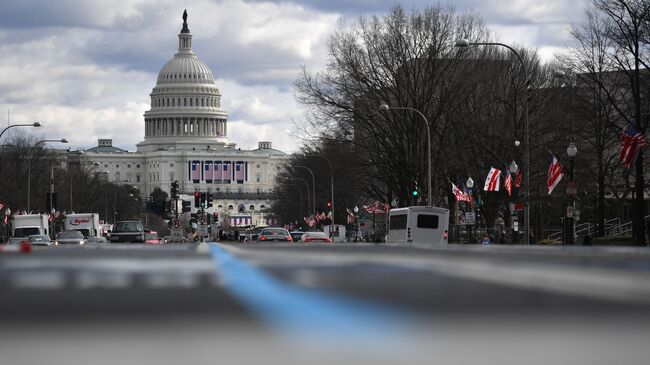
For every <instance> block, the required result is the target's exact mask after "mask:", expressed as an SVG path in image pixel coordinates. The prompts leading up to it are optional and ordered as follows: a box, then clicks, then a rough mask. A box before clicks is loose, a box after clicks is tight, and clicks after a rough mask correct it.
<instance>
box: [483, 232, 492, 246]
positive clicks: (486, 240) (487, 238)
mask: <svg viewBox="0 0 650 365" xmlns="http://www.w3.org/2000/svg"><path fill="white" fill-rule="evenodd" d="M481 243H482V244H484V245H491V244H492V240H490V236H488V234H487V233H483V238H481Z"/></svg>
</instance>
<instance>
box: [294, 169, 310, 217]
mask: <svg viewBox="0 0 650 365" xmlns="http://www.w3.org/2000/svg"><path fill="white" fill-rule="evenodd" d="M291 180H300V181H302V182H303V183H304V184H305V186H306V187H307V210H308V211H310V212H311V208H310V207H309V195H310V194H309V183H308V182H307V180H305V179H301V178H299V177H294V178H292V179H291ZM312 208H314V211H315V210H316V208H315V207H312Z"/></svg>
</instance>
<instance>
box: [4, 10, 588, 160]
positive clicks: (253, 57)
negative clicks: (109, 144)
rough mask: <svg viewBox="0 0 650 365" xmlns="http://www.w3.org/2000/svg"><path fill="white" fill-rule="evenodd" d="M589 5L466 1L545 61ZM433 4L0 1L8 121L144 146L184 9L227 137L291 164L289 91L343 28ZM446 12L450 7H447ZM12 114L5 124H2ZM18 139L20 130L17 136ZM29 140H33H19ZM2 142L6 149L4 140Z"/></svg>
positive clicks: (84, 142) (60, 134) (297, 113)
mask: <svg viewBox="0 0 650 365" xmlns="http://www.w3.org/2000/svg"><path fill="white" fill-rule="evenodd" d="M586 1H587V0H546V1H544V0H536V1H535V0H460V1H452V2H450V4H452V5H453V6H454V7H455V8H456V9H457V10H458V11H459V12H462V11H475V12H477V13H478V14H480V15H481V16H482V17H483V18H484V20H485V22H486V24H487V25H488V26H489V28H490V30H491V31H492V32H494V33H495V34H496V35H497V36H498V37H499V39H500V40H501V41H503V42H506V43H519V44H524V45H528V46H532V47H536V48H537V49H538V51H539V52H540V54H541V55H542V57H543V58H544V59H546V60H550V59H552V57H553V54H554V53H556V52H558V51H560V50H562V48H563V47H566V46H567V45H568V44H569V42H570V37H569V35H568V26H569V23H570V22H576V21H579V20H580V19H581V18H582V13H583V8H584V4H585V2H586ZM398 3H399V4H401V5H402V7H404V8H405V9H407V10H410V9H420V8H422V7H424V6H427V5H431V4H434V2H431V1H415V0H412V1H402V2H397V1H391V0H315V1H302V0H278V1H274V0H269V1H258V0H223V1H220V0H213V1H209V0H198V1H177V0H123V1H115V0H83V1H82V0H79V1H75V0H2V2H0V14H2V21H0V55H2V56H1V57H0V121H4V122H5V125H6V122H7V119H8V118H9V117H8V116H7V114H8V113H7V110H10V121H11V123H12V124H16V123H32V122H35V121H41V122H42V123H43V125H44V128H41V129H40V130H36V129H32V128H30V129H29V132H30V133H35V134H37V135H38V136H45V137H46V138H67V139H68V140H69V141H70V147H72V148H73V149H77V148H89V147H93V146H95V145H96V143H97V139H98V138H112V139H113V144H114V145H116V146H119V147H122V148H125V149H128V150H129V151H134V150H135V144H136V143H138V142H140V141H142V140H143V138H144V119H143V113H144V112H145V111H146V110H148V109H149V93H150V92H151V89H152V88H153V87H154V85H155V83H156V77H157V75H158V71H160V68H162V66H163V65H164V64H165V63H166V62H167V61H168V60H169V59H171V58H172V57H173V55H174V53H176V51H177V47H178V38H177V35H178V33H179V31H180V28H181V23H182V19H181V15H182V12H183V9H187V11H188V14H189V15H188V23H189V28H190V30H191V32H192V35H193V42H192V46H193V49H194V52H195V53H196V54H197V55H198V57H199V58H200V59H201V60H202V61H203V62H204V63H206V64H207V65H208V66H209V67H210V68H211V69H212V72H213V74H214V76H215V80H216V83H217V87H218V88H219V89H220V91H221V94H222V107H223V109H225V110H226V111H227V112H228V114H229V119H228V124H229V126H228V133H229V138H230V140H231V141H232V142H235V143H237V144H238V147H241V148H242V149H249V148H256V147H257V142H258V141H272V142H273V146H274V147H275V148H278V149H281V150H284V151H286V152H294V151H295V150H296V149H297V148H298V145H299V143H300V140H299V138H297V137H295V135H293V133H292V132H291V131H292V130H293V125H294V123H295V122H296V121H300V120H301V118H302V115H303V111H302V110H301V106H300V105H299V104H298V103H297V102H296V101H295V98H294V92H293V89H292V84H293V82H294V80H295V79H296V77H297V76H298V73H299V70H300V67H301V66H302V65H306V66H307V67H308V68H309V69H310V70H318V69H320V68H322V67H323V66H324V64H325V62H326V42H327V39H328V37H329V36H330V34H331V33H332V32H333V31H334V30H335V29H336V26H337V22H338V21H339V20H341V19H345V20H346V21H348V22H350V21H354V20H355V19H357V18H358V17H359V16H361V15H375V14H376V15H382V14H385V13H386V12H388V11H389V10H390V8H391V7H393V6H394V5H396V4H398ZM441 4H444V2H442V1H441ZM3 114H4V116H3ZM16 129H17V128H13V130H16ZM23 131H25V130H24V129H23ZM4 138H6V137H4Z"/></svg>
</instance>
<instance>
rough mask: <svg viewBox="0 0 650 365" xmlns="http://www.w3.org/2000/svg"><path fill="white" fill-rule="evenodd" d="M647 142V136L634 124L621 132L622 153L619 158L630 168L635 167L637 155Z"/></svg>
mask: <svg viewBox="0 0 650 365" xmlns="http://www.w3.org/2000/svg"><path fill="white" fill-rule="evenodd" d="M646 143H647V141H646V138H645V136H644V135H643V134H642V133H641V132H639V131H638V130H637V129H636V128H635V127H634V126H633V125H632V124H630V125H629V126H628V127H627V129H626V130H625V131H624V132H623V133H621V154H620V156H619V159H620V160H621V161H622V162H623V165H624V166H625V167H627V168H628V169H631V168H632V167H634V163H635V161H636V156H638V155H639V151H640V150H641V148H643V146H645V145H646Z"/></svg>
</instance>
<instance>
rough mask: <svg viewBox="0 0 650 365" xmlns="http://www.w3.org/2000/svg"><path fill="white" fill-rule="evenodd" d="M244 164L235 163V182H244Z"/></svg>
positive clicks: (240, 162) (241, 162)
mask: <svg viewBox="0 0 650 365" xmlns="http://www.w3.org/2000/svg"><path fill="white" fill-rule="evenodd" d="M244 167H245V165H244V162H243V161H237V162H235V180H237V181H238V182H244V176H245V173H244Z"/></svg>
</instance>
